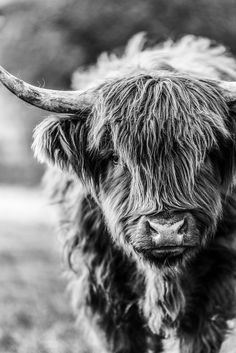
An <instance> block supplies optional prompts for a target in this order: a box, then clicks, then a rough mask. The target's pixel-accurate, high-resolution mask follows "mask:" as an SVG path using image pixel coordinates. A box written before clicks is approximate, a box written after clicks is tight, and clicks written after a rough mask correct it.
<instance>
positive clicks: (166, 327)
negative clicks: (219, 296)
mask: <svg viewBox="0 0 236 353" xmlns="http://www.w3.org/2000/svg"><path fill="white" fill-rule="evenodd" d="M180 279H181V274H180V273H179V272H178V271H171V272H170V271H168V272H167V273H164V272H163V271H160V270H158V269H155V268H147V269H145V281H146V286H145V295H144V299H143V301H142V303H141V306H142V310H143V313H144V316H145V317H146V320H147V323H148V326H149V328H150V330H151V331H152V332H153V333H154V334H158V335H164V336H168V335H169V333H170V332H172V331H173V330H175V329H176V328H177V327H178V319H179V317H180V315H181V313H183V311H184V307H185V296H184V293H183V289H182V286H181V283H180Z"/></svg>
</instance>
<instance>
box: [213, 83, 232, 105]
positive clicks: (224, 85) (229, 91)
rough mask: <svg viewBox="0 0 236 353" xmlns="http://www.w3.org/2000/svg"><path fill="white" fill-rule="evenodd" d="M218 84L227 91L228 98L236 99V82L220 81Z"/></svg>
mask: <svg viewBox="0 0 236 353" xmlns="http://www.w3.org/2000/svg"><path fill="white" fill-rule="evenodd" d="M217 83H218V86H219V87H220V88H222V90H223V91H225V94H226V99H227V100H229V101H232V100H234V101H235V100H236V82H229V81H218V82H217Z"/></svg>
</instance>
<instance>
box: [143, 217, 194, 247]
mask: <svg viewBox="0 0 236 353" xmlns="http://www.w3.org/2000/svg"><path fill="white" fill-rule="evenodd" d="M148 226H149V230H150V233H151V236H152V241H153V242H154V243H155V244H156V245H157V246H158V247H175V246H182V245H184V237H185V236H186V234H187V233H188V231H189V228H190V227H189V219H188V216H184V217H182V218H179V219H177V220H176V219H175V220H166V219H164V220H163V219H161V220H158V221H154V220H148Z"/></svg>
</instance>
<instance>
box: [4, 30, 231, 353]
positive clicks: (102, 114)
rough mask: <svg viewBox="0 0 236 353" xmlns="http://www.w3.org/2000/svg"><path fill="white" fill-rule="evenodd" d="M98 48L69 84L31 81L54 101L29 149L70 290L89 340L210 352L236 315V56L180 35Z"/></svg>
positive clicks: (32, 93) (104, 346) (30, 96)
mask: <svg viewBox="0 0 236 353" xmlns="http://www.w3.org/2000/svg"><path fill="white" fill-rule="evenodd" d="M144 46H145V41H144V36H143V34H138V35H137V36H135V37H133V38H132V39H131V41H130V42H129V43H128V46H127V48H126V50H125V53H124V55H123V56H122V57H117V56H115V55H114V54H113V55H110V56H108V55H104V54H103V55H102V56H101V57H100V59H99V60H98V63H97V64H96V65H95V66H94V67H91V68H89V69H87V70H78V71H77V72H76V73H75V74H74V77H73V83H74V86H75V87H76V89H77V90H76V91H69V92H63V91H52V90H46V89H42V88H37V87H34V86H32V85H29V84H27V83H25V82H23V81H21V80H19V79H17V78H15V77H14V76H12V75H10V74H9V73H8V72H6V71H5V70H4V69H1V73H0V79H1V81H2V83H3V84H4V85H5V86H6V87H7V88H8V89H10V90H11V91H12V92H13V93H14V94H16V95H18V96H19V97H20V98H21V99H23V100H25V101H27V102H29V103H31V104H33V105H35V106H38V107H40V108H43V109H45V110H48V111H51V112H56V113H59V114H58V115H54V116H53V117H49V118H47V119H46V120H45V121H43V122H42V123H41V124H40V125H39V126H38V127H37V128H36V130H35V133H34V143H33V148H34V151H35V155H36V157H37V158H38V159H39V160H40V161H41V162H47V163H48V164H49V165H50V166H55V168H51V169H49V171H48V172H47V174H46V178H45V180H46V183H47V184H48V186H49V189H50V190H51V197H52V198H53V199H54V200H55V201H57V202H58V206H59V210H60V223H61V229H62V232H63V233H64V234H65V248H66V250H67V258H68V261H69V265H70V269H71V275H70V278H71V291H72V298H73V304H74V307H75V311H76V313H77V317H78V328H79V330H80V331H81V332H83V333H84V339H85V340H86V341H87V346H88V351H90V352H96V353H97V352H99V353H105V352H114V353H118V352H119V353H147V352H155V353H158V352H164V351H165V348H166V344H167V343H168V341H169V342H174V345H175V348H174V346H173V347H172V350H171V352H173V350H174V349H176V350H179V351H180V352H182V353H216V352H219V351H220V347H221V345H222V342H223V341H224V338H225V335H226V333H227V332H228V329H229V328H228V323H229V321H230V320H233V319H234V318H235V317H236V301H235V276H236V252H235V250H234V248H233V245H234V244H233V243H234V232H235V230H236V201H235V192H234V177H235V172H236V168H235V157H236V149H235V133H236V104H235V102H236V83H234V82H230V81H236V62H235V61H234V59H233V58H232V57H231V56H230V55H229V54H228V53H227V52H226V50H225V48H224V47H222V46H218V45H216V44H214V43H212V42H211V41H209V40H208V39H203V38H195V37H191V36H187V37H184V38H182V39H181V40H179V41H177V42H176V43H173V42H170V41H169V42H166V43H164V44H161V45H157V46H154V47H152V48H146V49H144Z"/></svg>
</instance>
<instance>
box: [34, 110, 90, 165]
mask: <svg viewBox="0 0 236 353" xmlns="http://www.w3.org/2000/svg"><path fill="white" fill-rule="evenodd" d="M33 139H34V141H33V145H32V148H33V150H34V153H35V156H36V158H37V159H38V160H39V161H40V162H42V163H44V162H46V163H47V164H50V165H56V166H58V167H59V168H61V169H63V170H68V169H70V168H71V167H72V168H73V169H75V171H81V169H82V168H83V167H84V161H85V158H86V156H85V154H86V150H87V132H86V123H85V119H82V118H81V117H79V116H70V115H69V116H65V115H63V116H56V117H54V116H53V117H49V118H47V119H45V120H44V121H43V122H42V123H41V124H39V125H38V126H37V127H36V128H35V131H34V136H33Z"/></svg>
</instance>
